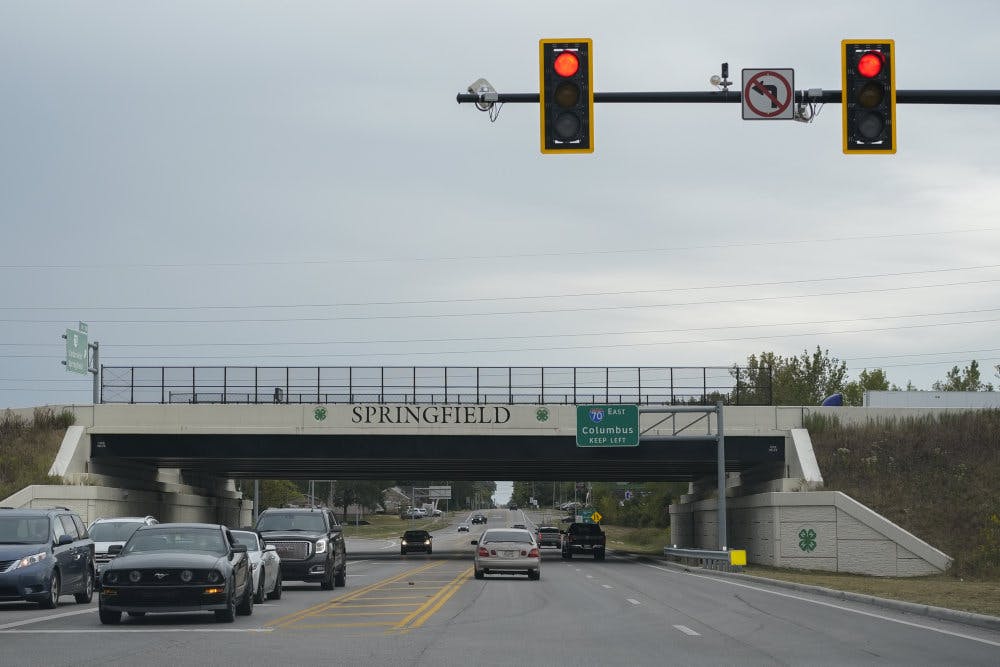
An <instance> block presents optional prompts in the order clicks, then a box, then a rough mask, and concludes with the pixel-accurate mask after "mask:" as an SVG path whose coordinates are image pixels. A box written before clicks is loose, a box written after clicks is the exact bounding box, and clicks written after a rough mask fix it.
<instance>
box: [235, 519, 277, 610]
mask: <svg viewBox="0 0 1000 667" xmlns="http://www.w3.org/2000/svg"><path fill="white" fill-rule="evenodd" d="M231 532H232V534H233V539H235V540H236V543H237V544H245V545H247V556H248V557H249V558H250V571H251V574H252V577H253V590H254V594H253V596H254V602H255V603H256V604H262V603H263V602H264V598H265V597H267V598H268V599H269V600H280V599H281V588H282V586H281V557H280V556H278V552H277V551H276V549H275V546H274V545H273V544H268V545H265V546H263V548H262V545H261V541H260V536H259V535H258V534H257V533H254V532H251V531H249V530H234V531H231Z"/></svg>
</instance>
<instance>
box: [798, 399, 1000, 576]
mask: <svg viewBox="0 0 1000 667" xmlns="http://www.w3.org/2000/svg"><path fill="white" fill-rule="evenodd" d="M806 427H807V428H808V429H809V434H810V436H811V438H812V441H813V448H814V449H815V451H816V459H817V461H818V463H819V467H820V470H821V471H822V473H823V481H824V484H825V487H826V488H827V489H831V490H836V491H842V492H844V493H846V494H847V495H849V496H851V497H852V498H854V499H855V500H857V501H858V502H861V503H863V504H865V505H867V506H868V507H870V508H872V509H873V510H875V511H876V512H878V513H879V514H881V515H883V516H884V517H886V518H887V519H889V520H890V521H892V522H894V523H896V524H898V525H899V526H901V527H902V528H905V529H906V530H908V531H910V532H911V533H913V534H914V535H916V536H917V537H919V538H921V539H922V540H924V541H926V542H928V543H929V544H932V545H934V546H935V547H937V548H938V549H941V550H942V551H944V552H945V553H947V554H948V555H949V556H951V557H952V558H954V559H955V563H954V566H953V567H952V569H951V571H950V574H951V575H952V576H953V577H955V578H961V579H978V580H985V581H994V582H997V581H1000V410H977V411H969V412H961V413H957V414H944V415H939V416H928V417H920V418H911V419H903V420H894V421H881V420H880V421H873V422H868V423H867V424H860V425H856V426H845V425H842V424H841V423H840V422H839V421H838V420H836V419H831V418H825V417H821V416H815V415H814V416H812V417H811V418H809V419H808V420H807V422H806Z"/></svg>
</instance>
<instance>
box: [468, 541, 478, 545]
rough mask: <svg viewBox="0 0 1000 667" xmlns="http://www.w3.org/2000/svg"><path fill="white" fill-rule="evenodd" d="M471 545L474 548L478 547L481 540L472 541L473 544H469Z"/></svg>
mask: <svg viewBox="0 0 1000 667" xmlns="http://www.w3.org/2000/svg"><path fill="white" fill-rule="evenodd" d="M469 544H471V545H472V546H476V545H478V544H479V540H472V541H471V542H469Z"/></svg>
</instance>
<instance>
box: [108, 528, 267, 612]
mask: <svg viewBox="0 0 1000 667" xmlns="http://www.w3.org/2000/svg"><path fill="white" fill-rule="evenodd" d="M109 553H110V554H111V555H112V556H115V558H114V560H112V561H110V562H109V563H108V564H107V565H105V566H104V567H103V568H102V569H101V593H100V597H99V606H98V614H99V616H100V618H101V623H104V624H106V625H115V624H117V623H119V622H120V621H121V618H122V612H125V613H127V614H128V615H129V616H145V615H146V614H148V613H158V612H193V611H213V612H215V620H217V621H220V622H223V623H232V622H233V620H234V619H235V618H236V615H237V614H241V615H244V616H249V615H250V614H251V613H253V594H254V590H253V579H252V577H251V576H250V559H249V558H248V557H247V548H246V546H245V545H242V544H237V543H236V540H235V539H233V536H232V534H231V533H230V532H229V529H228V528H226V527H225V526H220V525H216V524H209V523H161V524H157V525H155V526H143V527H142V528H139V529H138V530H136V531H135V532H134V533H133V534H132V537H130V538H129V539H128V542H126V543H125V546H122V547H119V546H118V545H112V546H111V547H109Z"/></svg>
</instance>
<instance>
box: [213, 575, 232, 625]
mask: <svg viewBox="0 0 1000 667" xmlns="http://www.w3.org/2000/svg"><path fill="white" fill-rule="evenodd" d="M235 588H236V582H235V581H234V582H232V585H231V586H230V587H229V590H230V591H232V592H231V593H230V594H229V597H227V598H226V608H225V609H217V610H216V611H215V620H216V621H218V622H219V623H232V622H233V621H235V620H236V591H235Z"/></svg>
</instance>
